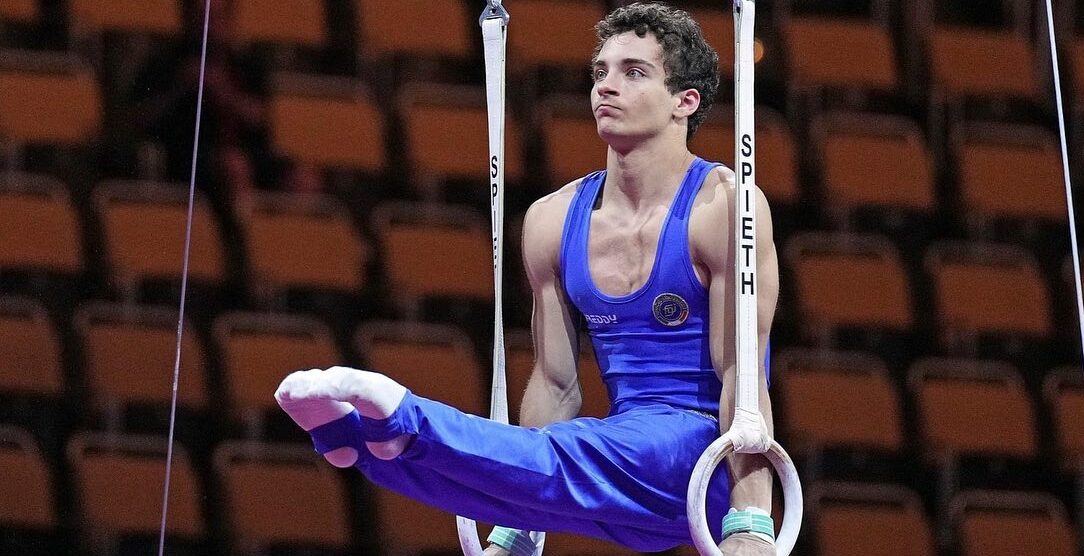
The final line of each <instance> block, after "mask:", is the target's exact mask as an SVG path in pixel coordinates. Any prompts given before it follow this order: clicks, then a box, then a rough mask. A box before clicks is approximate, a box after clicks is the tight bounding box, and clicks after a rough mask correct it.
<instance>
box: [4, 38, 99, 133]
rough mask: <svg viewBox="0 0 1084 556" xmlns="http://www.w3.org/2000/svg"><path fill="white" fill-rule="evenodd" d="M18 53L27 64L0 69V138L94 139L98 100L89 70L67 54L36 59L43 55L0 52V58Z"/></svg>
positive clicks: (93, 77)
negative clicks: (48, 59)
mask: <svg viewBox="0 0 1084 556" xmlns="http://www.w3.org/2000/svg"><path fill="white" fill-rule="evenodd" d="M57 56H60V55H59V54H58V55H57ZM24 57H26V58H29V60H28V62H27V63H26V64H25V65H27V66H28V68H27V69H7V68H3V69H0V98H3V99H4V102H3V103H2V104H0V139H4V140H7V141H12V142H15V143H21V144H32V145H54V146H64V147H69V146H82V145H87V144H89V143H91V142H93V141H95V140H96V139H97V138H98V134H99V133H100V131H101V126H102V110H103V101H102V92H101V89H100V87H99V85H98V80H97V78H96V76H95V75H94V73H93V71H92V70H90V69H89V68H86V67H82V66H73V65H72V64H71V62H70V58H67V57H65V58H63V59H61V60H55V61H52V60H50V61H41V59H43V58H45V57H46V56H45V55H37V54H35V55H34V56H32V57H30V56H28V55H26V54H25V53H17V52H13V51H2V52H0V59H5V60H11V61H14V60H15V59H17V58H24ZM30 68H33V69H30Z"/></svg>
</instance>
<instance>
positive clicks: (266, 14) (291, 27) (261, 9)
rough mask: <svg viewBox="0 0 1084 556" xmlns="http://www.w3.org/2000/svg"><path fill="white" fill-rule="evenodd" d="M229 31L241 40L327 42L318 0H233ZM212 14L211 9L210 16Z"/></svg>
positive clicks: (312, 44)
mask: <svg viewBox="0 0 1084 556" xmlns="http://www.w3.org/2000/svg"><path fill="white" fill-rule="evenodd" d="M232 9H233V14H232V16H233V17H232V21H231V23H232V24H233V26H232V31H233V33H234V36H235V37H236V38H237V40H239V41H241V42H270V43H278V44H285V45H292V46H304V47H310V48H318V47H321V46H323V45H325V44H327V13H326V12H325V10H324V2H322V1H321V0H298V1H293V2H290V3H289V4H283V3H280V2H274V1H273V0H234V1H233V6H232ZM214 15H215V13H214V11H213V10H212V13H211V16H212V17H214Z"/></svg>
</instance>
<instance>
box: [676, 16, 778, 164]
mask: <svg viewBox="0 0 1084 556" xmlns="http://www.w3.org/2000/svg"><path fill="white" fill-rule="evenodd" d="M720 8H721V6H720ZM687 11H688V12H689V14H690V15H692V17H693V19H694V20H696V22H697V23H699V24H700V30H701V32H703V33H704V40H706V41H708V44H710V45H711V47H712V48H714V49H715V52H717V53H718V54H719V74H720V77H722V78H723V79H731V78H733V77H734V12H733V11H732V10H730V9H711V8H699V9H690V10H687ZM756 47H759V48H761V49H762V48H763V47H761V46H760V44H759V42H758V43H757V44H756ZM755 57H756V58H757V59H758V60H759V56H756V55H755ZM731 156H733V155H731Z"/></svg>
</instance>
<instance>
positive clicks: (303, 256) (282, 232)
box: [243, 193, 369, 294]
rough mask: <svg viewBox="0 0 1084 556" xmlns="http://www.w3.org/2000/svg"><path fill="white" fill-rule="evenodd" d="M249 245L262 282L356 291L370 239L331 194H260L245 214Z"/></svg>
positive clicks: (272, 286)
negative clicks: (363, 236) (364, 235)
mask: <svg viewBox="0 0 1084 556" xmlns="http://www.w3.org/2000/svg"><path fill="white" fill-rule="evenodd" d="M243 223H244V225H245V231H246V235H245V249H246V252H247V254H248V260H249V263H250V265H251V268H252V274H253V276H252V278H253V281H254V282H255V284H256V285H257V287H258V288H261V289H262V290H265V291H267V292H269V293H273V292H280V291H283V290H288V289H292V288H310V289H322V290H331V291H338V292H343V293H349V294H356V293H358V292H359V291H360V290H361V288H362V287H364V285H365V283H366V273H365V267H366V264H367V263H368V259H369V245H368V244H367V242H366V241H365V240H364V239H363V238H362V236H361V234H360V233H359V232H358V229H357V227H356V226H355V225H354V222H353V219H352V217H351V216H350V212H349V211H348V210H347V208H346V207H345V206H344V205H343V203H341V202H340V201H338V200H337V199H335V198H334V197H330V196H323V195H296V194H271V193H262V194H256V195H255V197H254V199H253V204H252V210H251V211H250V212H248V213H246V214H245V215H244V217H243Z"/></svg>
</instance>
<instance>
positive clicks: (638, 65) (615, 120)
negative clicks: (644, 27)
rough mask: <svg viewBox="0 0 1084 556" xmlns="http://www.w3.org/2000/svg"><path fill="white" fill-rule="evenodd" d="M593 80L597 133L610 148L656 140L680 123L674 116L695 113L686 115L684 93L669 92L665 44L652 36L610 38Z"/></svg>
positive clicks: (592, 104)
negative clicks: (664, 52) (654, 137)
mask: <svg viewBox="0 0 1084 556" xmlns="http://www.w3.org/2000/svg"><path fill="white" fill-rule="evenodd" d="M592 78H593V79H594V86H593V87H592V88H591V109H592V111H593V112H594V115H595V122H596V123H597V126H598V134H599V136H600V137H602V139H603V140H605V141H606V142H607V143H609V144H610V145H612V146H617V145H620V144H621V143H627V142H630V141H636V140H642V139H645V138H650V137H653V136H656V135H658V134H660V133H662V132H663V131H664V130H665V129H666V128H667V127H668V126H672V125H677V123H676V122H675V116H677V117H681V116H682V115H684V116H687V115H688V113H691V112H688V113H686V112H687V110H688V107H687V106H686V104H687V103H688V99H687V96H688V95H687V94H686V93H685V92H681V91H679V92H678V93H674V94H671V93H670V92H669V91H668V90H667V89H666V71H665V69H664V68H663V52H662V45H661V44H659V41H658V39H656V38H655V36H654V35H652V34H651V33H648V34H647V35H646V36H644V37H638V36H636V33H634V32H631V31H630V32H627V33H622V34H620V35H615V36H613V37H610V38H609V39H607V40H606V42H605V43H604V44H603V45H602V48H601V50H600V51H599V54H598V58H596V59H595V61H594V66H593V69H592ZM694 94H695V91H694ZM693 110H695V107H694V108H693ZM682 133H684V132H682Z"/></svg>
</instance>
